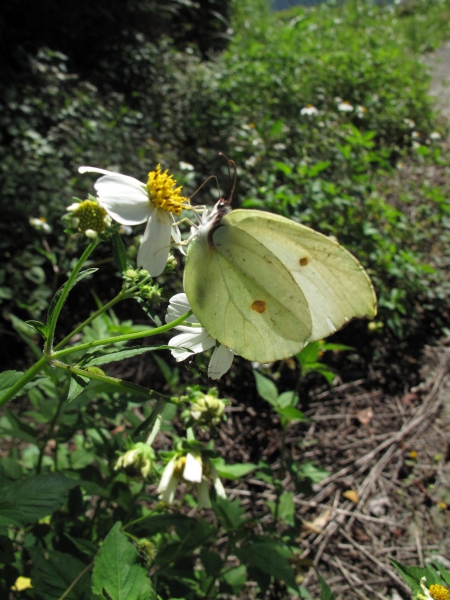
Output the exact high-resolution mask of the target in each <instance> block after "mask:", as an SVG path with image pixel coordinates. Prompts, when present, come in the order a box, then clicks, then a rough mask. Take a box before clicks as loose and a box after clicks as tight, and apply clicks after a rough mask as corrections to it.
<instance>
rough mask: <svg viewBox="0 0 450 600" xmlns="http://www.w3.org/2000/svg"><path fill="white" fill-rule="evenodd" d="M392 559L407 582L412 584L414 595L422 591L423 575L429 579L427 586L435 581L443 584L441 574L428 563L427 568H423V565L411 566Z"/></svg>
mask: <svg viewBox="0 0 450 600" xmlns="http://www.w3.org/2000/svg"><path fill="white" fill-rule="evenodd" d="M390 561H391V563H392V564H393V565H394V567H395V568H396V569H397V571H398V572H399V573H400V575H401V576H402V577H403V579H404V580H405V581H406V583H407V584H408V585H409V586H410V588H411V591H412V594H413V596H414V595H416V594H418V593H419V592H420V591H421V587H420V580H421V579H422V577H426V579H427V581H426V585H427V588H429V587H430V585H433V583H441V584H442V582H441V579H440V577H439V575H438V574H437V573H436V571H435V570H434V569H433V568H432V567H431V566H430V565H428V567H427V568H426V569H423V568H422V567H409V566H407V565H402V564H401V563H399V562H397V561H396V560H394V559H393V558H391V559H390Z"/></svg>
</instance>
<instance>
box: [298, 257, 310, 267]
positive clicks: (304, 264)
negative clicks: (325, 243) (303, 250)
mask: <svg viewBox="0 0 450 600" xmlns="http://www.w3.org/2000/svg"><path fill="white" fill-rule="evenodd" d="M298 262H299V264H300V266H301V267H306V265H307V264H308V263H309V260H308V259H307V258H306V256H305V257H303V258H301V259H300V260H299V261H298Z"/></svg>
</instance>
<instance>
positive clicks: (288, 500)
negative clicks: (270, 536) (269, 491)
mask: <svg viewBox="0 0 450 600" xmlns="http://www.w3.org/2000/svg"><path fill="white" fill-rule="evenodd" d="M267 506H268V507H269V509H270V512H271V513H272V516H273V517H274V518H275V513H276V512H277V517H278V519H281V520H282V521H284V522H285V523H287V524H288V525H291V526H292V527H294V525H295V503H294V494H293V492H285V493H284V494H281V496H280V500H279V502H278V511H277V504H276V502H275V501H268V502H267Z"/></svg>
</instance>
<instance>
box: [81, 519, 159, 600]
mask: <svg viewBox="0 0 450 600" xmlns="http://www.w3.org/2000/svg"><path fill="white" fill-rule="evenodd" d="M120 527H121V523H115V525H114V527H113V528H112V529H111V531H110V532H109V533H108V535H107V536H106V538H105V541H104V542H103V545H102V547H101V548H100V550H99V551H98V554H97V556H96V557H95V561H94V571H93V573H92V591H93V592H94V594H97V595H98V596H100V598H107V599H108V600H110V599H111V600H126V599H127V598H130V599H131V598H133V600H149V599H155V600H156V594H155V593H154V592H153V589H152V585H151V582H150V579H149V577H148V575H147V570H146V569H144V567H142V566H141V565H140V564H139V555H138V552H137V550H136V548H135V547H134V546H133V544H132V543H131V542H130V541H129V540H128V538H127V537H126V535H124V534H123V533H122V532H121V531H120Z"/></svg>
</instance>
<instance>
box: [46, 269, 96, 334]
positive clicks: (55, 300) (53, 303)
mask: <svg viewBox="0 0 450 600" xmlns="http://www.w3.org/2000/svg"><path fill="white" fill-rule="evenodd" d="M96 271H98V269H86V270H85V271H80V272H79V273H78V275H77V276H76V277H75V279H74V280H73V282H72V285H71V286H70V289H72V288H73V287H74V286H75V285H76V284H77V283H79V282H80V281H81V280H82V279H84V278H85V277H87V276H88V275H92V273H95V272H96ZM66 284H67V282H66V283H64V284H63V285H62V286H61V287H60V288H59V290H58V291H57V292H56V294H55V295H54V296H53V298H52V301H51V302H50V306H49V307H48V312H47V325H48V324H49V322H50V319H51V318H52V314H53V311H54V310H55V308H56V305H57V304H58V300H59V298H60V296H61V294H62V291H63V289H64V288H65V287H66Z"/></svg>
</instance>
